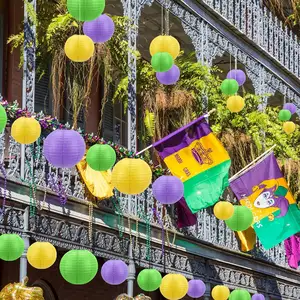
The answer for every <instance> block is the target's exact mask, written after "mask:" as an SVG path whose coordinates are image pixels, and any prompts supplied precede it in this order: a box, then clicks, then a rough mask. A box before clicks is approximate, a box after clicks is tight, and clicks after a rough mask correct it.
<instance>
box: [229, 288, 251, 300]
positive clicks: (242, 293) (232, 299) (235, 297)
mask: <svg viewBox="0 0 300 300" xmlns="http://www.w3.org/2000/svg"><path fill="white" fill-rule="evenodd" d="M229 300H251V295H250V293H249V292H248V291H246V290H234V291H232V292H231V293H230V296H229Z"/></svg>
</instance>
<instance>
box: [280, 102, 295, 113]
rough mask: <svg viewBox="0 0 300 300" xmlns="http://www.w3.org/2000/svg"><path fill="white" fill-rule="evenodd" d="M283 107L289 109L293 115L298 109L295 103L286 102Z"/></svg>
mask: <svg viewBox="0 0 300 300" xmlns="http://www.w3.org/2000/svg"><path fill="white" fill-rule="evenodd" d="M283 109H287V110H289V111H290V112H291V114H292V115H293V114H294V113H295V112H296V111H297V107H296V105H295V104H294V103H286V104H284V106H283Z"/></svg>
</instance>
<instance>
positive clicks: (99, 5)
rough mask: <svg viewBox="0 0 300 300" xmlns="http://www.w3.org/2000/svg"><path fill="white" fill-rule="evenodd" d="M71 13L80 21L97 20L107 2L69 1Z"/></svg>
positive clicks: (68, 5)
mask: <svg viewBox="0 0 300 300" xmlns="http://www.w3.org/2000/svg"><path fill="white" fill-rule="evenodd" d="M67 8H68V11H69V13H70V14H71V15H72V17H73V18H75V19H76V20H78V21H92V20H95V19H97V18H98V17H99V16H100V15H101V14H102V12H103V11H104V8H105V0H88V1H87V0H68V1H67Z"/></svg>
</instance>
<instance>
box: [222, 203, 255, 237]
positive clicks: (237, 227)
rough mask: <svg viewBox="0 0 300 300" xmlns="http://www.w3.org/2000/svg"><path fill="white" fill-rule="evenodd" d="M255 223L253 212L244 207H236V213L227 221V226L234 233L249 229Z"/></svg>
mask: <svg viewBox="0 0 300 300" xmlns="http://www.w3.org/2000/svg"><path fill="white" fill-rule="evenodd" d="M252 222H253V214H252V211H251V210H250V209H249V208H248V207H246V206H242V205H234V213H233V215H232V217H231V218H229V219H228V220H226V221H225V223H226V225H227V226H228V227H229V228H230V229H231V230H233V231H243V230H246V229H248V228H249V227H250V226H251V224H252Z"/></svg>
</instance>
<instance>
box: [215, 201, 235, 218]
mask: <svg viewBox="0 0 300 300" xmlns="http://www.w3.org/2000/svg"><path fill="white" fill-rule="evenodd" d="M233 213H234V206H233V205H232V204H231V203H230V202H227V201H219V202H218V203H217V204H216V205H215V206H214V214H215V216H216V218H218V219H219V220H228V219H229V218H231V217H232V216H233Z"/></svg>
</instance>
